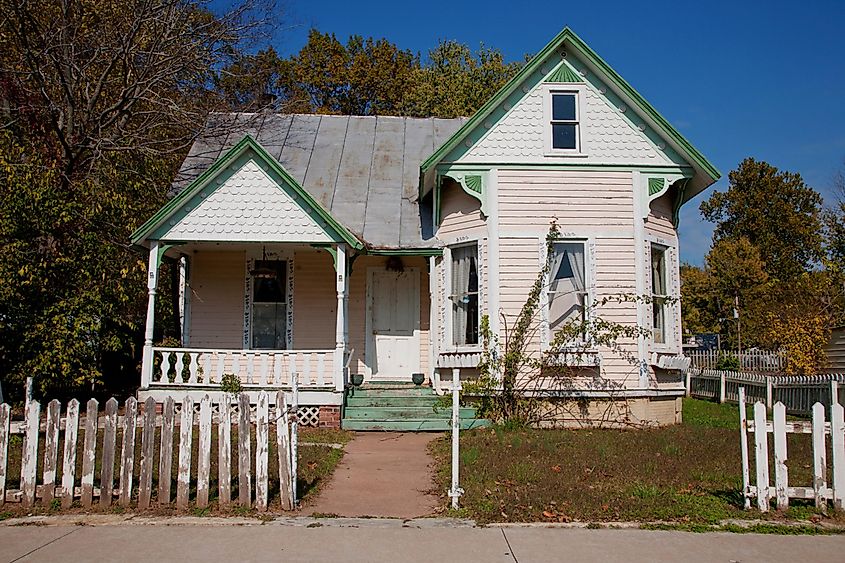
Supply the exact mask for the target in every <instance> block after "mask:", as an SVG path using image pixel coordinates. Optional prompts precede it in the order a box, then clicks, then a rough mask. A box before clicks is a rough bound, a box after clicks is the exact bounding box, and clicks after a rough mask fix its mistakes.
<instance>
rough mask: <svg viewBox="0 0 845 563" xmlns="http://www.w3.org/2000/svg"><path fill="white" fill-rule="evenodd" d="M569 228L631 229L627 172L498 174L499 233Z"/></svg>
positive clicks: (630, 183) (630, 187)
mask: <svg viewBox="0 0 845 563" xmlns="http://www.w3.org/2000/svg"><path fill="white" fill-rule="evenodd" d="M555 218H556V219H557V221H558V225H559V226H560V230H561V231H566V230H567V226H570V225H571V226H577V227H596V228H598V229H602V230H605V231H606V230H610V229H624V230H630V229H632V228H633V219H634V192H633V181H632V178H631V174H630V173H629V172H610V171H608V172H591V171H583V172H582V171H556V170H500V171H499V229H500V231H502V232H503V233H504V232H506V231H510V230H517V229H523V228H525V227H537V226H539V227H544V228H547V227H548V226H549V223H550V222H551V221H552V219H555Z"/></svg>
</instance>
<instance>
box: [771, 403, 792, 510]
mask: <svg viewBox="0 0 845 563" xmlns="http://www.w3.org/2000/svg"><path fill="white" fill-rule="evenodd" d="M772 422H773V424H774V436H773V438H774V442H775V497H776V498H777V507H778V510H786V509H787V508H789V491H788V487H789V470H788V469H787V466H786V462H787V459H788V457H787V451H786V407H785V406H784V405H783V403H778V404H777V405H776V406H775V407H774V410H773V419H772Z"/></svg>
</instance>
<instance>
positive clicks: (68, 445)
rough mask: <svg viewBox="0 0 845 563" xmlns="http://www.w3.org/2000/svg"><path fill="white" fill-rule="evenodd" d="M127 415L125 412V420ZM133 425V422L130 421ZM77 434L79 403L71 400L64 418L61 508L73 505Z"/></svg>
mask: <svg viewBox="0 0 845 563" xmlns="http://www.w3.org/2000/svg"><path fill="white" fill-rule="evenodd" d="M128 416H129V413H128V412H127V418H128ZM132 422H133V424H134V422H135V421H134V420H133V421H132ZM78 433H79V401H77V400H76V399H72V400H71V401H70V402H68V405H67V416H65V455H64V458H63V463H62V508H70V506H71V504H73V484H74V478H75V476H76V442H77V435H78Z"/></svg>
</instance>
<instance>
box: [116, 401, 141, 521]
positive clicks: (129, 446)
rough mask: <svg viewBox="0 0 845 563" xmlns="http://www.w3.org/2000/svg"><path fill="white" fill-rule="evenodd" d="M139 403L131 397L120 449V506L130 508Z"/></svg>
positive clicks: (126, 410) (124, 421) (127, 403)
mask: <svg viewBox="0 0 845 563" xmlns="http://www.w3.org/2000/svg"><path fill="white" fill-rule="evenodd" d="M137 416H138V402H137V401H136V400H135V397H129V398H128V399H126V403H125V414H124V416H123V442H122V447H121V449H120V504H121V506H124V507H126V506H129V503H130V501H131V500H132V478H133V476H134V474H135V426H136V417H137Z"/></svg>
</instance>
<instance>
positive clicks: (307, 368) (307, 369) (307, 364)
mask: <svg viewBox="0 0 845 563" xmlns="http://www.w3.org/2000/svg"><path fill="white" fill-rule="evenodd" d="M311 356H313V354H311V353H310V352H309V353H308V354H305V355H304V358H303V359H304V360H305V361H304V362H303V365H302V374H303V375H304V376H305V377H303V378H302V379H298V380H297V383H302V384H303V385H311Z"/></svg>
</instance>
